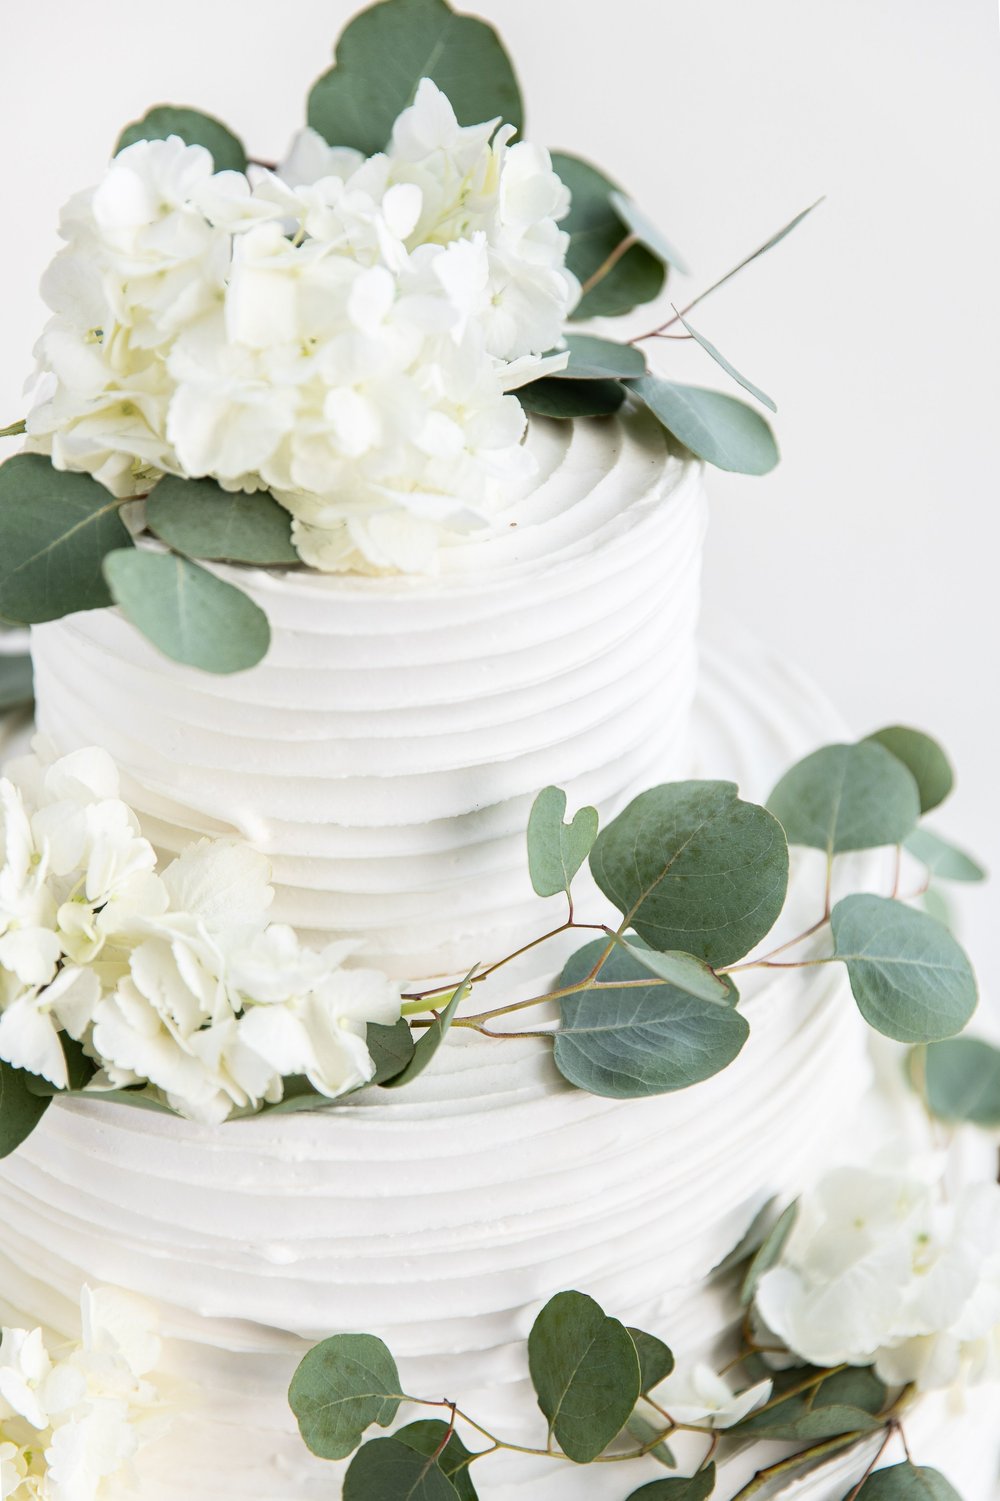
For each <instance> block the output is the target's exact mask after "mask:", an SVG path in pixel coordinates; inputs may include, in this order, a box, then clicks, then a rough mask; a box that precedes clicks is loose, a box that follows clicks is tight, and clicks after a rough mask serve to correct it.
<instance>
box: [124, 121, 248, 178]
mask: <svg viewBox="0 0 1000 1501" xmlns="http://www.w3.org/2000/svg"><path fill="white" fill-rule="evenodd" d="M167 136H180V138H181V140H182V141H184V142H185V144H186V145H188V146H204V147H205V148H206V149H207V150H208V151H210V152H211V153H212V161H213V163H214V165H215V170H216V172H245V171H246V169H247V154H246V151H245V150H244V149H243V143H242V141H241V140H240V139H239V137H238V136H234V135H233V133H232V131H231V130H229V129H228V128H227V127H226V126H225V125H223V123H222V121H221V120H216V118H215V117H214V115H206V114H203V113H202V111H201V110H198V109H186V108H184V107H183V106H182V105H177V104H158V105H157V106H156V108H155V109H151V110H149V112H148V113H147V114H145V115H143V117H142V119H141V120H135V121H133V123H132V124H131V125H126V127H125V129H124V130H123V131H122V133H121V135H120V136H119V137H118V142H117V144H116V146H115V150H114V155H115V156H117V155H118V153H119V151H124V150H125V147H126V146H132V145H134V144H135V142H136V141H165V140H166V138H167Z"/></svg>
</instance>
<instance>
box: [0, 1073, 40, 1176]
mask: <svg viewBox="0 0 1000 1501" xmlns="http://www.w3.org/2000/svg"><path fill="white" fill-rule="evenodd" d="M35 1077H36V1076H35V1075H34V1074H29V1073H27V1072H26V1070H24V1069H21V1068H13V1067H12V1066H11V1065H10V1064H9V1063H6V1062H4V1060H3V1059H2V1058H0V1157H9V1156H10V1154H11V1152H13V1151H14V1150H15V1149H16V1148H17V1147H19V1146H20V1145H21V1143H22V1141H24V1140H25V1139H26V1138H27V1137H29V1136H30V1135H31V1133H32V1131H34V1129H35V1127H36V1126H37V1125H38V1122H39V1121H40V1120H41V1118H42V1116H43V1115H44V1114H45V1112H46V1110H47V1109H48V1108H49V1105H50V1104H51V1103H52V1097H51V1095H42V1094H36V1093H35V1091H34V1090H33V1089H32V1088H31V1084H32V1082H33V1081H34V1079H35Z"/></svg>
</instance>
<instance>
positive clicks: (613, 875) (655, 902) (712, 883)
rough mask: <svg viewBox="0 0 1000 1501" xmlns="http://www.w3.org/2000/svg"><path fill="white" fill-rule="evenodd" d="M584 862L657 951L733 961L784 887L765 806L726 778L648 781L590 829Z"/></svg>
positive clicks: (759, 930) (766, 921)
mask: <svg viewBox="0 0 1000 1501" xmlns="http://www.w3.org/2000/svg"><path fill="white" fill-rule="evenodd" d="M590 868H591V871H592V872H593V875H594V879H595V881H596V882H597V884H598V886H599V887H600V888H601V890H602V891H603V892H604V895H605V896H606V897H608V899H609V900H610V901H611V902H613V903H614V905H615V906H616V907H617V908H618V910H619V912H621V913H622V914H623V915H624V917H625V920H626V924H627V925H628V926H631V927H633V928H635V930H636V932H637V933H638V934H639V936H640V937H641V938H642V939H643V940H644V941H645V942H646V943H647V944H648V945H649V946H650V948H654V949H658V950H659V951H660V952H661V953H665V952H667V951H669V950H673V949H680V950H682V951H683V952H684V953H687V954H694V955H696V956H697V957H698V958H700V959H703V960H704V961H705V963H706V964H710V965H711V966H712V967H713V968H716V969H717V968H719V967H720V966H721V965H725V964H733V963H735V961H736V960H738V959H742V958H743V956H744V955H745V954H747V953H749V951H750V949H752V948H753V946H754V945H755V944H756V943H758V942H759V941H760V939H762V938H763V937H764V936H765V935H766V934H767V933H768V932H769V931H770V929H771V927H772V926H773V924H774V922H775V920H776V919H777V917H778V915H779V913H780V912H781V909H782V906H783V905H784V900H785V892H786V890H787V888H788V846H787V844H786V841H785V835H784V833H783V832H782V828H781V825H780V824H779V823H778V821H777V819H776V818H774V817H773V816H772V815H771V814H770V813H769V812H768V811H767V810H766V809H765V808H761V807H758V806H757V805H756V804H754V803H746V802H743V801H741V799H740V797H739V794H738V789H737V787H736V785H735V783H733V782H671V783H668V784H666V785H665V786H661V787H653V788H651V789H650V790H649V791H648V792H643V793H640V795H639V796H638V797H637V798H635V799H633V801H632V802H631V803H629V805H628V807H627V808H625V809H624V811H623V812H622V813H620V814H619V815H618V817H617V818H616V819H615V820H614V822H613V823H611V824H609V825H608V826H607V828H605V829H603V830H602V831H601V833H600V834H599V835H598V836H597V840H596V843H595V844H594V848H593V849H592V850H591V852H590Z"/></svg>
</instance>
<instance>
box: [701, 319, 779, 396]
mask: <svg viewBox="0 0 1000 1501" xmlns="http://www.w3.org/2000/svg"><path fill="white" fill-rule="evenodd" d="M677 316H678V318H679V319H680V321H681V323H683V325H684V327H685V328H686V329H687V331H688V333H689V334H690V335H691V337H692V339H694V341H695V343H696V344H700V345H701V347H702V349H703V350H704V351H705V353H706V354H707V355H709V356H710V357H711V358H712V359H713V360H714V361H715V363H716V364H717V365H719V366H721V368H722V369H723V370H724V371H725V372H726V374H727V375H730V376H732V378H733V380H734V381H735V382H736V384H737V385H738V386H742V387H743V389H744V391H749V392H750V395H751V396H756V398H757V400H758V401H759V402H762V403H763V405H764V406H766V407H767V408H768V410H769V411H771V412H776V411H777V410H778V408H777V407H776V406H775V404H774V402H773V401H772V399H771V397H770V396H768V394H767V392H766V391H762V390H761V389H760V386H755V385H754V383H753V381H752V380H748V379H747V377H746V376H745V375H741V374H740V372H739V371H738V370H737V368H736V366H735V365H731V364H730V363H729V361H728V360H727V359H726V357H725V355H724V354H722V353H721V351H720V350H718V349H716V347H715V345H714V344H711V343H709V341H708V339H706V338H705V335H704V334H700V333H699V332H698V330H697V329H696V328H694V327H693V326H692V325H691V324H690V323H689V322H688V320H687V319H686V318H685V317H684V316H683V315H682V314H681V313H678V314H677Z"/></svg>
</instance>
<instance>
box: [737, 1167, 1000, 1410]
mask: <svg viewBox="0 0 1000 1501" xmlns="http://www.w3.org/2000/svg"><path fill="white" fill-rule="evenodd" d="M757 1311H758V1314H759V1315H760V1317H761V1319H762V1320H763V1321H764V1323H765V1324H766V1326H767V1328H768V1330H770V1331H771V1332H772V1333H773V1334H774V1335H776V1336H777V1337H778V1338H779V1339H780V1340H782V1342H783V1343H784V1344H786V1345H787V1346H788V1348H789V1349H790V1350H792V1351H793V1352H794V1353H795V1354H797V1355H800V1356H802V1357H803V1358H804V1359H806V1360H810V1361H812V1362H814V1363H815V1364H817V1365H839V1364H841V1363H847V1364H850V1365H871V1364H874V1366H875V1369H876V1371H877V1372H878V1374H879V1375H880V1376H881V1377H882V1378H883V1380H885V1381H887V1382H889V1383H892V1384H896V1383H905V1382H910V1381H913V1382H915V1383H916V1384H917V1385H918V1386H919V1387H920V1388H923V1389H931V1388H939V1387H945V1386H949V1385H951V1384H952V1383H953V1382H954V1381H956V1380H958V1379H960V1378H961V1379H963V1380H966V1381H978V1380H984V1379H995V1378H996V1376H997V1375H1000V1187H998V1186H997V1185H996V1184H977V1185H975V1186H971V1187H967V1188H965V1189H963V1190H961V1192H960V1193H959V1194H958V1196H957V1197H956V1198H955V1199H954V1200H951V1201H949V1200H948V1199H946V1198H945V1197H944V1192H943V1187H942V1185H941V1184H940V1183H939V1182H935V1181H928V1180H927V1179H926V1178H921V1177H919V1176H918V1175H916V1174H891V1173H879V1172H871V1171H868V1170H864V1169H859V1168H841V1169H838V1170H836V1171H835V1172H832V1173H830V1174H828V1175H827V1177H826V1178H824V1179H823V1180H822V1181H821V1182H820V1184H819V1185H818V1186H817V1188H816V1189H815V1190H814V1192H812V1193H811V1194H808V1195H806V1196H805V1198H804V1199H803V1200H802V1201H801V1204H800V1208H799V1215H798V1218H797V1220H796V1223H795V1227H794V1229H793V1231H792V1234H791V1236H790V1237H789V1241H788V1243H787V1245H786V1246H785V1249H784V1251H783V1253H782V1257H781V1260H780V1263H779V1264H778V1265H777V1266H776V1267H774V1268H772V1270H770V1271H769V1272H767V1273H766V1274H765V1275H764V1276H763V1277H762V1278H761V1281H760V1285H759V1287H758V1289H757Z"/></svg>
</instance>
